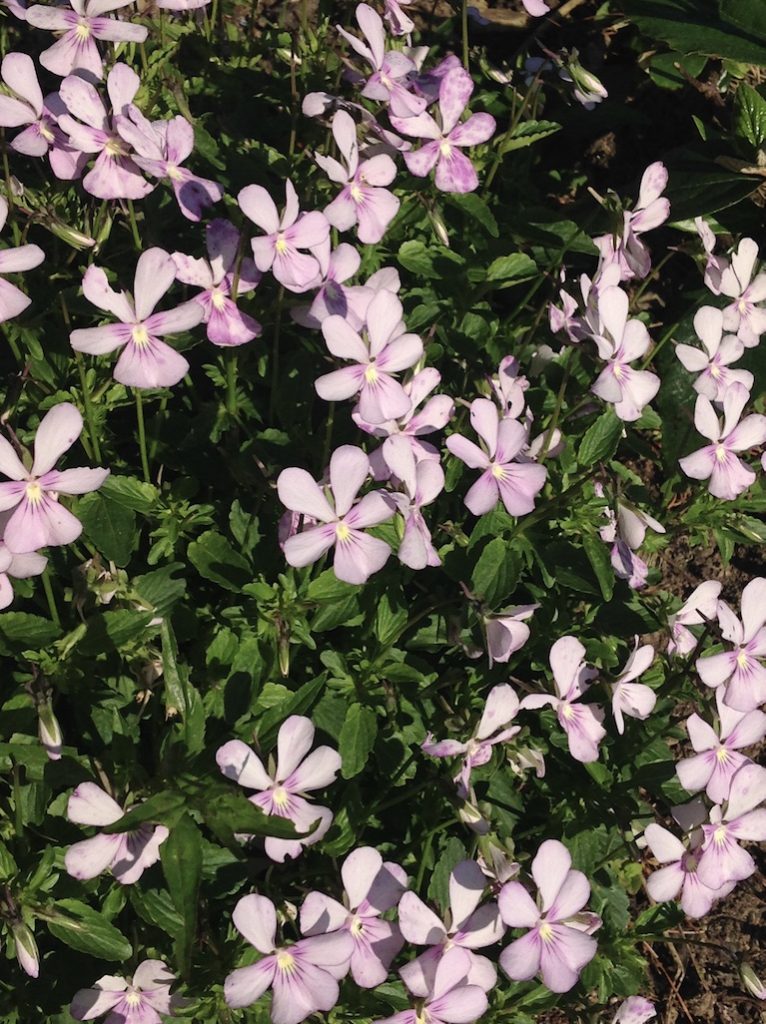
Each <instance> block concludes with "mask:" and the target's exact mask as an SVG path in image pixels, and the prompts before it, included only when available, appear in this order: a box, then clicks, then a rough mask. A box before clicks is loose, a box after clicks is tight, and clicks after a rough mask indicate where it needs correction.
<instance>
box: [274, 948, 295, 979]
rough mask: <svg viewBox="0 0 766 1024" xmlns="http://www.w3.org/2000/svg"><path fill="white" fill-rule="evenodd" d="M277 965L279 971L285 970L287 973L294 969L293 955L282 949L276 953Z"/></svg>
mask: <svg viewBox="0 0 766 1024" xmlns="http://www.w3.org/2000/svg"><path fill="white" fill-rule="evenodd" d="M277 967H278V968H279V969H280V971H287V972H288V974H289V973H292V972H293V971H294V970H295V957H294V956H293V955H292V953H288V952H287V951H286V950H284V949H280V951H279V952H278V953H277Z"/></svg>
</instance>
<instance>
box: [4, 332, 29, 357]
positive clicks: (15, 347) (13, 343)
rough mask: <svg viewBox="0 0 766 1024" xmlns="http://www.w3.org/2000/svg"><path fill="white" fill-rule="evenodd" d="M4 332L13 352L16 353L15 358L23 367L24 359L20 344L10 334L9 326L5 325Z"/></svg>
mask: <svg viewBox="0 0 766 1024" xmlns="http://www.w3.org/2000/svg"><path fill="white" fill-rule="evenodd" d="M3 333H4V334H5V339H6V341H7V342H8V344H9V345H10V348H11V352H13V355H14V358H15V359H16V362H17V363H18V364H19V366H22V367H23V366H24V360H23V359H22V358H21V349H20V348H19V346H18V344H17V343H16V341H15V340H14V339H13V338H12V337H11V336H10V334H9V333H8V330H7V328H5V327H3Z"/></svg>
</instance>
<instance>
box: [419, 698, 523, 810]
mask: <svg viewBox="0 0 766 1024" xmlns="http://www.w3.org/2000/svg"><path fill="white" fill-rule="evenodd" d="M518 711H519V698H518V697H517V695H516V692H515V691H514V689H513V687H512V686H510V685H509V684H508V683H501V684H500V685H499V686H493V687H492V689H491V690H490V691H489V694H488V696H487V701H486V704H485V705H484V711H483V712H482V716H481V719H480V720H479V724H478V725H477V726H476V728H475V730H474V732H473V735H472V736H471V738H470V739H469V740H467V741H466V742H465V743H461V742H459V741H458V740H441V741H440V742H436V743H435V742H434V740H433V737H432V736H431V734H430V733H429V734H428V736H427V737H426V738H425V740H424V741H423V743H422V744H421V747H422V749H423V750H424V751H425V753H426V754H428V755H429V757H458V756H462V758H463V761H462V765H461V768H460V773H459V775H458V778H459V780H460V782H461V783H462V785H463V788H464V789H466V790H467V789H468V786H469V782H470V777H471V771H472V770H473V769H474V768H480V767H481V766H482V765H485V764H487V762H488V761H489V759H490V758H491V757H492V748H493V747H494V746H496V745H497V744H498V743H507V742H508V741H509V740H512V739H513V737H514V736H516V735H517V734H518V733H519V732H520V731H521V726H518V725H512V724H511V723H512V722H513V720H514V719H515V717H516V715H517V714H518Z"/></svg>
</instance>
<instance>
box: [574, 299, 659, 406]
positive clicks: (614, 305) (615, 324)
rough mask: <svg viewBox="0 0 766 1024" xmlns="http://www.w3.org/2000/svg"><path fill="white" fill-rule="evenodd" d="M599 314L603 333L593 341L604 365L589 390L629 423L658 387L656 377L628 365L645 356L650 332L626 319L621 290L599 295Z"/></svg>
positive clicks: (626, 304)
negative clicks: (611, 405) (609, 404)
mask: <svg viewBox="0 0 766 1024" xmlns="http://www.w3.org/2000/svg"><path fill="white" fill-rule="evenodd" d="M598 311H599V316H600V318H601V322H602V324H603V327H604V332H605V333H604V334H601V335H597V336H596V338H595V342H596V345H597V347H598V353H599V355H600V356H601V358H602V359H604V360H605V361H606V363H607V365H606V367H605V368H604V369H603V370H602V371H601V373H600V374H599V376H598V379H597V380H596V383H595V384H594V385H593V387H592V388H591V391H592V392H593V394H594V395H598V397H599V398H602V399H603V400H604V401H605V402H610V403H611V404H613V405H614V411H615V412H616V413H617V415H618V416H619V418H620V419H621V420H624V421H625V422H627V423H632V422H633V421H635V420H637V419H638V418H639V416H640V415H641V412H642V410H643V408H644V406H645V405H648V404H649V402H651V400H652V399H653V398H654V396H655V395H656V394H657V392H658V390H659V387H660V379H659V377H657V375H656V374H654V373H650V372H649V371H648V370H635V369H634V368H633V367H632V366H631V365H630V364H631V363H632V362H633V361H634V360H636V359H640V358H641V356H643V355H645V354H646V352H647V350H648V348H649V345H650V338H649V332H648V331H647V329H646V327H645V326H644V324H642V323H641V321H640V320H635V319H634V320H629V319H628V296H627V295H626V294H625V292H624V291H623V290H622V289H621V288H605V289H604V291H603V292H602V293H601V294H600V295H599V299H598Z"/></svg>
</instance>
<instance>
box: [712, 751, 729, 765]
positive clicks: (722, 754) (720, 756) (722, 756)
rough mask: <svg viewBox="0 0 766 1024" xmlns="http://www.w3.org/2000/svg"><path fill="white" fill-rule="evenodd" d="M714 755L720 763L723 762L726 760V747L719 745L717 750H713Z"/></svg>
mask: <svg viewBox="0 0 766 1024" xmlns="http://www.w3.org/2000/svg"><path fill="white" fill-rule="evenodd" d="M715 756H716V759H717V760H718V761H720V762H721V764H723V763H724V761H726V760H727V759H728V757H729V751H728V750H727V749H726V747H719V748H718V750H716V752H715Z"/></svg>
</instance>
